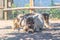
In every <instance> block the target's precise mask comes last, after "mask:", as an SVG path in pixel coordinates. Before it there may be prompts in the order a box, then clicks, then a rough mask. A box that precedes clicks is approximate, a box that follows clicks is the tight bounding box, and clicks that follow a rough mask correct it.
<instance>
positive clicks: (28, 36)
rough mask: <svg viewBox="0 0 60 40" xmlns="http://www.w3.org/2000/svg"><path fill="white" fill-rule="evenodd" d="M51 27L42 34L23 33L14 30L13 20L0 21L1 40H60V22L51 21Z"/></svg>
mask: <svg viewBox="0 0 60 40" xmlns="http://www.w3.org/2000/svg"><path fill="white" fill-rule="evenodd" d="M50 25H51V26H53V27H52V29H44V30H43V31H42V32H35V33H22V32H18V31H17V30H13V29H12V28H13V27H12V26H13V22H12V20H8V21H4V20H0V40H60V20H50Z"/></svg>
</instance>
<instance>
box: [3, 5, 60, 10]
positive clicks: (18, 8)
mask: <svg viewBox="0 0 60 40" xmlns="http://www.w3.org/2000/svg"><path fill="white" fill-rule="evenodd" d="M50 8H58V9H59V8H60V6H51V7H16V8H4V9H3V10H4V11H8V10H22V9H24V10H30V9H50Z"/></svg>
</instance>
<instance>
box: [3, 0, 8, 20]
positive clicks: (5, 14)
mask: <svg viewBox="0 0 60 40" xmlns="http://www.w3.org/2000/svg"><path fill="white" fill-rule="evenodd" d="M5 8H7V0H5ZM4 17H5V20H7V11H4Z"/></svg>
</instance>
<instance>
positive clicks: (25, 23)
mask: <svg viewBox="0 0 60 40" xmlns="http://www.w3.org/2000/svg"><path fill="white" fill-rule="evenodd" d="M16 24H17V26H16ZM16 24H15V26H16V27H15V28H19V27H22V28H23V30H24V31H29V30H30V29H31V30H30V31H32V32H34V31H40V30H42V29H43V27H44V25H45V26H46V27H48V28H50V26H49V25H48V23H47V22H46V20H45V18H44V15H42V14H39V13H31V14H25V15H23V16H21V14H20V15H18V16H17V22H16Z"/></svg>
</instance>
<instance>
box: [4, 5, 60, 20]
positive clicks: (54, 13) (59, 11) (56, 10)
mask: <svg viewBox="0 0 60 40" xmlns="http://www.w3.org/2000/svg"><path fill="white" fill-rule="evenodd" d="M30 10H31V11H30ZM3 11H4V13H5V20H7V19H9V16H10V18H12V19H13V18H15V17H16V16H17V15H18V14H20V13H23V14H26V13H29V12H38V13H48V14H50V18H56V19H60V6H51V7H16V8H4V9H3ZM10 11H11V13H10ZM7 12H9V13H10V14H7ZM12 12H15V13H12ZM7 15H8V16H7Z"/></svg>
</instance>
